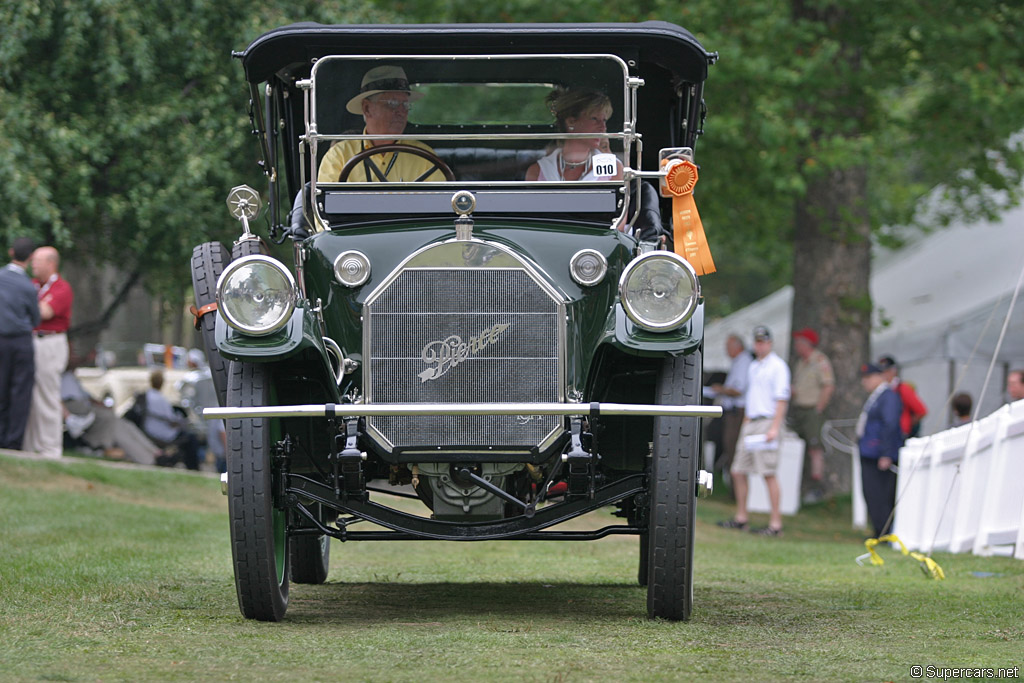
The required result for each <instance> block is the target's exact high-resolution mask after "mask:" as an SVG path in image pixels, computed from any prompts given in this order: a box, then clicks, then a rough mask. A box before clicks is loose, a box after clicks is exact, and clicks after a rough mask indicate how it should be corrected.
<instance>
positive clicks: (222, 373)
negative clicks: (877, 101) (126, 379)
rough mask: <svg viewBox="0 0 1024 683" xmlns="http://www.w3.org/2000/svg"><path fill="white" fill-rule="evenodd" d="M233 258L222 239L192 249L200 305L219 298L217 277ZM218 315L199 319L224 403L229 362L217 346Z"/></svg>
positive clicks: (216, 382)
mask: <svg viewBox="0 0 1024 683" xmlns="http://www.w3.org/2000/svg"><path fill="white" fill-rule="evenodd" d="M230 260H231V255H230V254H229V253H228V250H227V248H226V247H225V246H224V245H223V244H221V243H220V242H204V243H203V244H200V245H197V246H196V247H195V248H194V249H192V290H193V292H194V293H195V299H196V308H197V309H198V308H202V307H203V306H206V305H207V304H211V303H213V302H214V301H216V299H217V280H218V278H220V274H221V273H223V272H224V268H225V267H226V266H227V264H228V262H229V261H230ZM216 329H217V316H216V315H215V314H207V315H204V316H203V317H202V318H201V319H200V321H199V330H200V333H201V335H202V338H203V350H204V351H205V352H206V362H207V363H208V364H209V365H210V375H211V376H212V378H213V388H214V389H215V390H216V392H217V400H218V401H219V402H220V405H221V406H224V405H226V404H225V399H226V398H227V383H228V362H227V361H226V360H224V357H223V356H221V355H220V351H218V350H217V340H216Z"/></svg>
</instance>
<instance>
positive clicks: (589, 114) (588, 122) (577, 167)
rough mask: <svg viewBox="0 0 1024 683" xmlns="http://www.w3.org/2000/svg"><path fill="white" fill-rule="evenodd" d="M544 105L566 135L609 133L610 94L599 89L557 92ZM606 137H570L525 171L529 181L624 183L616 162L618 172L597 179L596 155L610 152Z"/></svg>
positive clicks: (548, 97)
mask: <svg viewBox="0 0 1024 683" xmlns="http://www.w3.org/2000/svg"><path fill="white" fill-rule="evenodd" d="M545 102H546V103H547V105H548V109H549V110H550V111H551V113H552V114H553V115H554V116H555V121H556V124H557V126H558V130H559V131H560V132H563V133H606V132H607V131H608V119H609V117H610V116H611V114H612V103H611V100H610V99H609V98H608V96H607V95H605V94H604V93H600V92H597V91H596V90H585V89H581V88H576V89H570V90H565V89H561V88H559V89H556V90H553V91H552V92H551V93H550V94H548V96H547V98H546V99H545ZM607 143H608V139H607V138H600V137H596V138H569V139H567V140H564V141H562V142H561V143H560V144H559V145H558V147H556V148H555V149H554V150H553V151H552V152H551V153H550V154H548V155H547V156H544V157H542V158H541V159H539V160H538V161H537V162H536V163H534V164H533V165H531V166H530V168H528V169H527V170H526V180H527V181H535V180H549V181H558V180H622V164H621V162H619V161H616V173H615V175H612V176H598V175H596V174H595V173H594V156H595V155H596V154H600V153H602V149H603V150H604V151H605V152H607V149H608V144H607Z"/></svg>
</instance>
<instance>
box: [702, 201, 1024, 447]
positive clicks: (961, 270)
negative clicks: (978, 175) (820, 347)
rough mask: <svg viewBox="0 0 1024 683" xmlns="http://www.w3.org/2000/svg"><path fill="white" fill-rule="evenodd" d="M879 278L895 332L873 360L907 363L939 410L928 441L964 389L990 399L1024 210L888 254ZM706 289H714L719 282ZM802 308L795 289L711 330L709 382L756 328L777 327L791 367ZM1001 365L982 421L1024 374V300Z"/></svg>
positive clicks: (1021, 262)
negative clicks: (794, 325) (1015, 375)
mask: <svg viewBox="0 0 1024 683" xmlns="http://www.w3.org/2000/svg"><path fill="white" fill-rule="evenodd" d="M872 270H873V272H872V276H871V296H872V299H873V301H874V308H875V316H874V319H875V320H876V321H880V320H881V321H886V324H885V325H882V324H878V323H877V322H876V325H875V327H874V329H873V330H872V333H871V353H870V354H869V357H870V358H878V357H879V356H881V355H883V354H887V355H891V356H893V357H894V358H896V360H897V361H899V362H900V364H901V366H902V368H903V371H902V374H903V377H904V379H905V380H906V381H909V382H912V383H914V384H915V386H916V388H917V390H918V393H919V394H920V395H921V398H922V399H923V400H924V402H925V404H926V405H927V406H928V409H929V414H928V416H927V417H926V418H925V421H924V423H923V425H922V428H923V429H922V434H930V433H933V432H936V431H939V430H942V429H945V428H946V427H947V426H949V411H948V409H944V406H945V404H946V401H947V398H948V397H949V395H950V394H951V393H952V392H953V391H954V387H955V388H956V391H966V392H968V393H969V394H970V395H971V396H972V397H973V398H974V400H975V402H976V403H977V401H978V397H979V396H980V394H981V389H982V386H983V383H984V380H985V374H986V372H987V370H988V366H989V362H990V361H991V359H992V355H993V353H994V352H995V348H996V343H997V341H998V340H999V336H1000V333H1001V332H1002V327H1003V323H1004V320H1005V319H1006V313H1007V310H1008V309H1009V305H1010V300H1011V297H1012V296H1013V293H1014V290H1015V289H1016V287H1017V283H1018V281H1019V279H1020V277H1021V273H1022V272H1024V208H1018V209H1015V210H1013V211H1010V212H1007V213H1006V214H1005V215H1004V216H1003V219H1002V220H1001V221H1000V222H998V223H983V224H977V225H970V226H967V225H955V226H952V227H949V228H945V229H941V230H938V231H936V232H934V233H932V234H929V235H925V236H922V237H920V238H918V239H916V240H914V241H913V242H911V243H910V244H908V245H907V246H905V247H903V248H901V249H899V250H896V251H888V250H878V251H876V254H875V260H874V262H873V264H872ZM712 277H713V276H712ZM704 284H705V287H706V288H709V289H710V288H712V287H714V282H713V280H712V281H710V282H706V283H704ZM792 301H793V289H792V287H789V286H787V287H783V288H782V289H780V290H778V291H776V292H774V293H772V294H770V295H768V296H766V297H765V298H764V299H761V300H760V301H757V302H755V303H753V304H751V305H750V306H748V307H746V308H744V309H742V310H740V311H737V312H736V313H734V314H732V315H730V316H728V317H726V318H721V319H719V320H716V321H714V322H711V323H710V324H708V326H707V329H706V334H705V342H704V351H705V358H704V368H705V373H707V372H708V371H710V370H724V369H728V367H729V358H728V356H726V354H725V339H726V337H727V336H728V334H729V333H731V332H736V333H737V334H740V335H741V336H743V337H744V338H745V339H746V340H747V341H748V344H749V340H750V334H751V330H752V329H753V327H754V326H755V325H767V326H768V327H769V328H771V330H772V333H773V335H774V336H775V340H776V341H775V350H776V352H777V353H778V354H779V355H780V356H782V358H783V359H786V358H787V357H788V356H787V354H788V352H789V339H790V333H791V326H790V309H791V305H792ZM996 363H997V364H996V367H995V369H994V370H993V374H992V379H991V381H990V383H989V386H988V389H987V391H986V394H985V397H984V399H983V400H982V402H981V412H980V413H979V414H980V415H986V414H988V413H990V412H992V411H993V410H995V409H996V408H997V407H999V405H1001V404H1002V403H1004V402H1005V401H1006V397H1005V395H1004V388H1005V385H1006V373H1007V372H1008V371H1009V370H1010V369H1016V368H1024V293H1022V294H1021V295H1020V298H1018V300H1017V302H1016V304H1015V306H1014V310H1013V315H1012V316H1011V319H1010V321H1009V326H1008V327H1007V329H1006V334H1005V337H1004V339H1003V343H1002V347H1001V349H1000V352H999V356H998V358H997V359H996ZM850 417H855V416H852V415H851V416H850Z"/></svg>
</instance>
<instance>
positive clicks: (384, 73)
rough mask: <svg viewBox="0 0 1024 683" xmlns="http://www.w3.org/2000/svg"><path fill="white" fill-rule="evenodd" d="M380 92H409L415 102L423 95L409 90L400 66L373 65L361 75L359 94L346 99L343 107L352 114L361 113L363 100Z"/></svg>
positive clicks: (407, 80)
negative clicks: (361, 81)
mask: <svg viewBox="0 0 1024 683" xmlns="http://www.w3.org/2000/svg"><path fill="white" fill-rule="evenodd" d="M382 92H404V93H409V101H410V102H415V101H416V100H418V99H421V98H422V97H423V93H418V92H412V91H411V90H409V79H408V78H407V77H406V75H405V69H403V68H402V67H400V66H375V67H373V68H372V69H370V70H369V71H367V72H366V75H365V76H363V83H362V85H361V86H360V88H359V94H358V95H356V96H355V97H353V98H352V99H351V100H349V101H348V104H346V105H345V109H347V110H348V111H349V112H351V113H353V114H362V113H363V100H365V99H366V98H367V97H369V96H370V95H376V94H377V93H382Z"/></svg>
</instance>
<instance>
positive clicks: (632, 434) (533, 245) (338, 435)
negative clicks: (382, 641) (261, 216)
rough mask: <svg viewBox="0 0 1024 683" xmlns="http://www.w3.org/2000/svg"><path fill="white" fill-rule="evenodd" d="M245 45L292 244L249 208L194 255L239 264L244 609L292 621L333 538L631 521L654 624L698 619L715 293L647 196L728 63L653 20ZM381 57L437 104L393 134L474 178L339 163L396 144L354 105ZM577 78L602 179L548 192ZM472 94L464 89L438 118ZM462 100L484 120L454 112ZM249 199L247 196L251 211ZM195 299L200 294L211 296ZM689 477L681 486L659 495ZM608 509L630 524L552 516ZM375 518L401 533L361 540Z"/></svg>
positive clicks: (323, 35)
mask: <svg viewBox="0 0 1024 683" xmlns="http://www.w3.org/2000/svg"><path fill="white" fill-rule="evenodd" d="M237 56H238V57H240V59H241V60H242V63H243V65H244V66H245V71H246V77H247V79H248V81H249V83H250V86H251V93H252V102H251V111H252V114H253V122H254V127H255V128H256V130H257V132H258V134H259V136H260V140H261V143H262V146H263V149H264V162H263V164H264V170H265V171H266V173H267V176H268V181H269V187H268V190H267V196H268V197H269V200H270V201H269V203H270V211H269V215H268V217H269V222H270V228H269V231H268V236H269V237H271V238H272V239H275V241H278V242H279V243H281V242H284V243H285V244H286V245H287V247H286V248H290V249H291V251H292V256H293V262H292V263H290V264H285V263H284V262H282V261H279V260H276V259H272V258H270V257H269V256H267V255H266V249H265V247H261V246H260V242H259V241H258V240H257V239H255V236H254V235H252V234H251V233H250V229H249V223H248V220H249V219H254V218H255V216H256V215H257V212H255V211H252V212H250V213H249V214H248V215H247V216H246V217H245V218H244V219H243V220H244V222H245V233H244V234H243V237H242V238H241V239H240V240H239V242H238V243H236V245H235V249H234V256H233V259H228V258H227V257H226V256H225V257H223V258H222V260H224V261H228V260H230V263H228V264H227V265H226V267H224V266H223V265H222V266H216V265H215V264H214V263H213V261H216V260H217V258H221V257H219V256H217V255H218V254H219V253H220V252H219V251H218V249H216V248H213V249H211V248H210V247H209V246H204V247H203V249H204V251H202V255H201V257H200V260H199V265H198V268H199V271H201V272H203V273H205V274H207V275H213V276H217V277H219V282H218V286H217V292H216V301H217V303H218V305H219V307H220V308H219V313H218V314H217V315H216V324H215V326H211V327H210V331H211V342H210V344H211V347H214V346H215V348H210V349H208V351H209V352H210V354H211V360H212V359H213V357H214V356H216V357H218V358H219V359H220V360H221V361H222V362H223V361H226V362H228V363H230V365H228V366H225V369H224V371H223V375H224V378H222V380H221V381H222V383H223V385H224V386H226V391H225V393H224V394H222V396H223V407H222V408H220V409H215V410H211V411H208V415H207V416H208V417H211V418H213V417H222V418H226V419H228V433H229V455H228V461H229V473H228V476H227V478H226V482H227V483H226V487H227V489H228V491H229V492H230V495H231V501H232V502H231V509H232V519H233V527H232V543H233V551H234V554H235V562H236V567H235V569H236V587H237V589H238V593H239V602H240V605H241V608H242V611H243V613H244V614H245V615H246V616H248V617H255V618H259V619H267V620H277V619H280V618H281V617H282V616H283V614H284V609H285V607H286V606H287V595H288V582H289V576H291V578H292V580H294V581H299V582H318V581H322V580H323V579H324V578H325V577H326V571H327V557H328V549H329V539H330V538H335V539H338V540H342V541H352V540H398V539H423V540H431V539H435V540H444V539H447V540H487V539H498V538H505V539H550V540H596V539H598V538H602V537H604V536H607V535H610V534H619V533H626V534H636V535H638V536H640V538H641V560H640V573H639V580H640V582H641V583H644V584H647V585H648V586H649V592H648V614H649V615H650V616H652V617H653V616H660V617H667V618H673V619H685V618H688V616H689V613H690V605H691V602H692V574H691V564H692V542H693V539H692V531H693V530H692V519H693V517H692V515H693V505H694V502H693V498H694V495H695V494H696V492H697V491H698V490H700V491H705V492H706V491H707V490H708V489H709V488H710V482H709V481H706V479H705V477H704V475H705V474H706V473H703V472H701V471H700V470H699V462H700V459H699V453H698V450H699V443H700V439H699V434H700V417H702V416H714V415H715V414H716V410H717V409H715V408H706V407H701V406H699V405H697V404H699V403H700V380H701V361H700V358H701V351H702V345H703V334H704V329H703V324H704V323H703V315H704V314H703V303H702V300H701V299H700V295H699V283H698V280H697V278H696V276H695V275H694V274H693V269H692V268H691V267H690V266H689V265H688V264H687V263H686V262H685V260H684V259H682V258H681V257H679V256H676V255H674V254H673V253H672V252H671V250H670V249H667V247H671V243H672V231H671V228H670V227H669V224H670V221H669V219H668V216H669V215H670V213H671V200H670V199H668V198H667V197H665V196H662V197H659V196H658V194H657V192H656V191H655V190H654V189H653V188H654V185H653V184H652V185H651V187H648V188H645V187H643V184H644V183H646V182H651V181H653V182H654V183H656V182H658V181H659V179H660V178H661V176H663V175H664V173H663V172H661V169H663V167H664V165H665V163H666V161H668V160H670V159H674V158H677V157H678V158H686V159H687V160H689V159H692V158H693V147H694V145H695V143H696V139H697V137H698V135H699V134H700V132H701V130H700V128H701V125H702V123H703V116H704V109H703V97H702V95H703V82H704V78H705V77H706V75H707V66H708V65H709V64H711V63H713V61H714V58H715V55H712V54H710V53H707V52H706V51H705V50H704V49H703V48H702V47H701V46H700V44H699V43H698V42H697V41H696V40H695V39H694V38H693V36H692V35H690V34H689V33H688V32H686V31H685V30H684V29H681V28H679V27H676V26H673V25H671V24H666V23H663V22H648V23H645V24H635V25H633V24H629V25H627V24H621V25H620V24H595V25H584V26H560V25H499V26H482V25H462V26H459V25H451V26H320V25H312V24H298V25H293V26H289V27H284V28H282V29H278V30H276V31H272V32H270V33H268V34H266V35H264V36H261V37H260V38H259V39H257V40H256V41H255V42H254V43H253V44H252V45H250V46H249V48H248V49H247V50H246V51H244V52H243V53H240V54H238V55H237ZM380 64H390V65H401V66H402V67H403V68H404V70H405V71H406V72H408V73H410V74H413V75H414V76H413V75H411V76H410V80H411V81H413V85H412V92H414V93H418V96H422V97H423V101H424V102H425V104H423V105H421V104H417V105H416V107H421V106H422V107H423V109H422V111H423V112H425V113H423V114H422V118H420V119H416V120H414V117H413V116H412V115H410V118H409V123H408V126H407V128H406V129H405V131H404V136H403V134H398V135H396V136H395V137H396V138H397V139H398V141H399V142H404V141H405V140H407V139H415V140H419V141H421V142H422V143H425V144H427V145H430V150H431V152H432V153H435V152H436V154H437V156H438V158H439V159H440V160H441V161H443V162H445V164H447V165H448V166H449V167H450V169H451V171H452V174H451V175H452V176H453V177H454V180H447V181H441V182H434V181H430V182H399V183H388V184H385V183H370V182H361V183H359V182H357V183H346V182H344V179H345V175H344V172H343V174H342V179H341V181H335V180H334V179H333V178H330V179H327V180H324V179H323V178H322V174H321V178H318V177H317V174H318V167H319V164H320V163H321V159H322V158H323V157H324V155H325V152H326V150H327V149H328V148H329V147H330V146H331V145H332V144H342V143H345V142H346V141H349V140H353V139H359V140H361V142H360V144H361V145H362V147H363V148H364V149H366V148H368V147H369V148H372V146H373V144H374V143H375V142H377V140H374V139H373V138H372V137H367V136H366V134H365V133H361V132H360V131H359V130H358V128H355V129H353V126H354V125H358V124H359V123H360V122H359V121H358V120H357V119H352V118H351V117H349V118H345V116H344V115H343V114H340V113H339V112H341V110H342V109H344V107H345V102H346V100H347V98H348V97H349V96H350V95H351V93H352V92H354V91H355V89H356V88H357V87H358V85H359V77H360V76H361V75H362V74H364V73H369V71H370V69H372V68H374V67H376V66H379V65H380ZM588 79H590V80H588ZM578 81H586V83H585V85H587V86H588V87H590V88H592V89H593V90H594V91H601V92H611V96H610V102H611V104H610V105H608V107H607V111H609V112H611V113H610V114H609V118H608V122H607V125H608V128H607V129H606V131H601V132H600V133H599V134H595V135H596V136H599V137H601V138H602V140H603V142H602V143H601V145H600V147H599V146H598V143H597V142H596V137H595V138H594V139H595V142H593V146H594V149H592V150H591V151H590V152H589V155H590V156H589V157H588V160H587V161H586V163H587V166H586V167H585V168H586V169H591V168H592V172H593V173H595V174H597V175H595V176H594V177H592V178H590V179H589V180H588V179H584V180H582V181H579V182H565V181H564V180H559V181H556V182H531V181H527V180H525V178H524V174H525V173H527V167H528V166H530V165H531V164H538V165H539V164H540V163H541V162H540V160H541V159H542V157H544V155H546V154H551V150H552V149H555V148H556V147H557V148H559V149H562V148H563V145H564V146H565V147H564V149H566V150H568V149H569V146H570V145H571V144H573V142H574V139H579V138H581V136H582V134H578V135H576V136H575V138H574V135H573V133H572V128H570V129H569V130H568V131H566V130H564V129H559V128H557V127H556V126H555V124H554V121H543V120H541V119H542V118H543V117H544V115H545V114H544V112H543V111H542V110H541V113H540V114H539V115H538V114H535V113H531V112H534V111H536V110H537V106H536V104H537V103H536V101H535V100H537V98H538V95H539V94H543V91H546V90H550V89H552V88H556V89H557V88H566V89H567V88H569V87H571V86H574V85H579V83H578ZM403 87H407V86H403ZM451 92H456V93H464V95H461V96H460V98H461V99H459V100H456V101H454V102H451V106H435V108H434V109H431V104H430V103H431V102H432V101H433V102H435V104H436V103H437V102H438V98H440V97H441V94H440V93H451ZM430 93H434V94H433V95H431V94H430ZM424 94H425V95H424ZM445 96H446V97H447V96H449V95H445ZM432 97H433V100H432V99H431V98H432ZM474 98H476V99H474ZM492 100H493V102H497V103H498V105H494V104H493V102H492ZM519 100H522V101H523V104H522V108H521V110H520V108H519V106H518V105H517V104H516V103H517V102H518V101H519ZM489 103H490V104H489ZM350 104H351V102H350ZM487 106H491V107H492V109H493V108H494V107H497V108H496V109H493V110H492V111H490V112H485V113H484V114H480V113H479V112H478V110H486V107H487ZM461 110H465V111H466V112H467V114H466V116H467V117H472V116H476V117H477V118H475V119H472V120H471V121H470V120H468V122H462V123H458V124H452V123H451V122H450V121H448V120H447V118H446V117H450V116H456V115H458V113H459V112H460V111H461ZM349 111H353V110H352V109H351V108H350V109H349ZM364 111H365V110H364ZM414 111H417V110H414ZM474 112H477V113H475V114H474ZM502 117H505V118H506V119H507V120H501V119H502ZM517 117H518V118H517ZM531 117H533V118H531ZM588 133H589V131H588ZM587 140H589V138H587ZM587 144H590V143H587ZM565 154H568V151H566V152H565ZM398 156H399V154H398V153H395V154H394V156H393V160H394V159H395V158H398ZM364 163H365V162H364ZM581 163H582V162H581ZM577 165H578V164H577ZM563 166H564V165H563ZM616 167H617V168H618V171H617V173H616V171H615V169H616ZM389 168H390V167H389ZM480 169H484V170H482V171H481V170H480ZM598 169H608V170H607V171H601V172H602V173H606V175H600V174H598ZM531 172H532V171H531ZM581 173H582V172H581ZM367 175H368V176H369V170H367ZM559 175H560V176H561V175H562V172H561V171H560V172H559ZM549 180H550V179H549ZM245 190H246V191H249V192H251V190H249V189H248V188H245ZM243 195H245V193H244V192H243ZM239 196H241V195H236V194H234V193H233V195H232V197H233V199H229V205H232V202H234V206H236V207H237V206H238V205H240V204H246V201H247V200H243V201H240V200H239V199H238V197H239ZM245 196H248V195H245ZM460 196H461V199H460ZM652 197H653V199H652ZM293 200H294V209H293V210H292V211H291V212H289V210H288V209H289V208H290V207H292V206H293ZM463 200H465V201H463ZM463 204H464V205H463ZM247 206H248V205H247ZM638 207H639V208H638ZM250 208H251V207H250ZM243 213H245V210H244V209H243V210H241V211H240V212H239V213H238V214H236V215H239V216H240V215H242V214H243ZM659 213H660V214H661V215H662V216H664V218H661V219H659V218H657V216H658V214H659ZM652 215H653V216H654V218H653V219H652V218H651V216H652ZM645 218H646V219H647V220H648V222H647V223H646V224H644V223H643V220H645ZM196 253H197V254H200V248H199V247H197V252H196ZM210 254H213V255H214V257H211V256H210ZM193 269H194V276H195V272H196V269H197V265H196V261H195V258H194V264H193ZM221 270H223V273H221V272H220V271H221ZM595 273H596V274H595ZM208 279H209V278H208V277H207V280H208ZM274 283H276V284H274ZM196 291H197V305H198V306H199V307H200V308H202V307H203V306H204V305H206V304H209V303H210V301H209V300H208V299H209V297H208V296H207V297H206V300H204V295H201V294H200V287H199V285H197V290H196ZM205 291H206V290H204V292H205ZM666 321H667V322H666ZM204 324H205V323H204ZM658 463H661V464H658ZM659 470H660V471H661V472H662V474H661V475H659V474H658V471H659ZM665 472H670V474H668V475H667V477H668V479H669V480H675V481H669V482H667V483H662V484H660V485H659V484H658V483H657V480H659V477H660V479H662V480H664V479H665V478H666V475H665V474H664V473H665ZM672 473H675V474H672ZM680 487H681V488H680ZM388 494H397V495H405V496H406V497H417V498H418V499H419V500H420V501H422V503H423V504H424V505H425V508H424V512H423V513H421V514H419V515H416V514H410V513H408V512H403V511H400V510H397V509H395V508H393V507H390V506H389V505H386V504H384V503H383V502H381V501H385V500H387V495H388ZM669 499H671V500H673V501H675V502H673V503H671V504H668V503H665V502H664V501H665V500H669ZM253 500H255V501H257V502H256V503H252V502H250V501H253ZM659 500H661V501H662V502H657V501H659ZM254 505H255V506H256V507H253V506H254ZM666 505H667V506H668V507H667V508H666ZM604 506H617V507H618V508H619V511H620V515H621V516H622V517H624V518H625V519H626V523H625V524H622V525H619V526H613V527H605V528H603V529H598V530H594V531H590V532H571V531H557V530H556V531H552V530H551V527H553V526H556V525H558V524H560V523H561V522H563V521H566V520H568V519H572V518H573V517H577V516H579V515H581V514H584V513H586V512H590V511H593V510H596V509H598V508H601V507H604ZM657 510H661V511H662V512H660V513H659V512H656V511H657ZM253 513H255V514H256V517H257V518H262V517H263V516H266V519H267V520H269V521H266V522H252V521H251V519H252V517H253ZM265 513H266V514H265ZM659 515H660V516H659ZM665 515H668V516H667V517H666V516H665ZM673 519H678V520H680V521H672V520H673ZM360 521H370V522H375V523H376V524H378V525H380V526H382V527H384V530H383V531H360V530H353V529H351V528H350V527H351V526H352V525H353V524H355V523H357V522H360ZM261 525H267V526H261ZM256 538H259V539H264V540H261V541H259V542H258V543H257V542H256V541H254V540H253V539H256ZM268 538H269V539H270V540H269V541H268V540H266V539H268ZM268 543H269V545H267V544H268ZM652 543H653V546H652ZM665 547H672V548H675V550H673V551H672V552H669V553H668V555H667V556H668V559H665V558H666V553H665V552H663V551H664V548H665ZM659 549H661V550H659ZM673 553H674V554H673ZM283 564H284V565H288V566H282V565H283ZM254 566H256V567H257V568H258V569H253V567H254ZM271 570H272V571H271ZM266 576H270V577H271V580H269V582H268V581H267V580H266V579H265V577H266Z"/></svg>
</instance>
